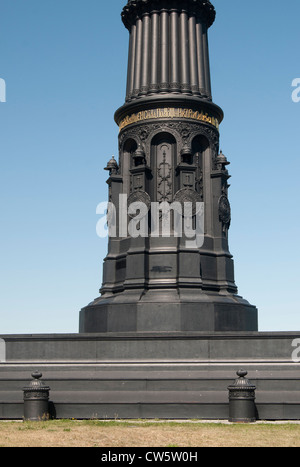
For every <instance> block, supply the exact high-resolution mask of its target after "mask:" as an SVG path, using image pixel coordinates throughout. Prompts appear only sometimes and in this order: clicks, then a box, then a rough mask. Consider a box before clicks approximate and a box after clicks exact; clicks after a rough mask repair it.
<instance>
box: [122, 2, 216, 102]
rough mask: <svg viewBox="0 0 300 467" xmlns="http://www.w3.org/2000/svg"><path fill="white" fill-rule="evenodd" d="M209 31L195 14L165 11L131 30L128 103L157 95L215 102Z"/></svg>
mask: <svg viewBox="0 0 300 467" xmlns="http://www.w3.org/2000/svg"><path fill="white" fill-rule="evenodd" d="M207 32H208V27H207V25H206V24H205V22H204V21H203V19H202V18H201V17H199V16H197V14H196V13H195V12H193V11H192V12H191V11H189V10H188V9H185V8H172V9H170V10H168V9H167V8H162V9H161V10H159V9H157V10H151V11H144V12H143V13H142V14H141V15H137V17H136V19H135V21H134V24H132V25H131V28H130V41H129V55H128V72H127V89H126V101H131V100H134V99H136V98H138V97H142V96H146V95H149V94H151V95H153V94H156V93H161V92H162V93H176V94H178V93H182V94H187V95H193V96H194V97H199V98H209V99H210V98H211V79H210V66H209V50H208V38H207Z"/></svg>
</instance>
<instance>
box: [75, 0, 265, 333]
mask: <svg viewBox="0 0 300 467" xmlns="http://www.w3.org/2000/svg"><path fill="white" fill-rule="evenodd" d="M215 14H216V13H215V9H214V7H213V5H212V4H211V3H210V1H208V0H205V1H202V0H201V1H198V0H196V1H195V0H185V1H179V0H172V1H171V0H161V1H156V0H145V1H142V0H135V1H131V0H130V1H129V2H128V4H127V5H126V6H125V8H124V9H123V12H122V19H123V23H124V25H125V27H126V28H127V29H128V31H129V58H128V73H127V95H126V102H125V104H124V105H123V106H122V107H121V108H120V109H118V110H117V112H116V114H115V120H116V123H117V125H118V126H119V128H120V134H119V150H120V153H119V162H117V161H116V160H114V159H112V160H111V161H109V163H108V166H107V167H106V169H107V170H108V171H109V179H108V181H107V183H108V186H109V201H110V203H111V204H112V205H113V206H114V207H115V209H114V213H113V214H114V216H115V218H116V219H117V220H118V221H119V219H120V213H121V214H124V211H126V208H127V204H126V200H127V201H128V205H130V204H132V203H136V202H142V203H143V205H144V206H146V212H145V213H144V218H146V219H145V221H146V232H145V231H144V230H143V235H139V236H138V237H137V236H135V237H133V236H131V235H130V232H129V230H130V229H128V225H129V224H130V220H131V218H132V217H134V216H130V214H126V213H125V215H124V216H123V217H122V218H121V220H120V221H119V222H118V226H117V227H118V228H117V229H116V230H117V232H116V233H115V235H114V238H110V241H109V248H108V255H107V257H106V258H105V261H104V271H103V285H102V288H101V290H100V292H101V297H100V298H98V299H96V300H95V301H94V302H92V303H91V304H89V305H88V306H87V307H85V308H84V309H83V310H82V311H81V316H80V332H83V333H84V332H129V331H130V332H135V331H147V332H148V331H175V332H177V331H187V332H190V331H191V332H194V331H257V329H258V324H257V310H256V308H255V307H254V306H252V305H250V304H249V303H248V302H247V301H246V300H244V299H243V298H242V297H240V296H238V295H237V287H236V284H235V280H234V268H233V259H232V256H231V254H230V251H229V246H228V230H229V227H230V222H231V208H230V203H229V197H228V189H229V184H228V180H229V178H230V175H229V173H228V170H227V166H228V165H229V162H228V161H227V158H226V157H225V155H223V154H222V152H220V151H219V125H220V123H221V122H222V119H223V112H222V110H221V109H220V108H219V107H218V106H217V105H216V104H214V103H213V101H212V93H211V78H210V65H209V48H208V29H209V27H210V26H211V25H212V24H213V22H214V20H215ZM120 195H123V196H121V197H120ZM124 200H125V204H124ZM174 203H175V204H174ZM185 203H190V205H191V215H190V223H191V228H190V231H191V233H193V232H195V238H194V243H193V242H192V241H191V240H190V239H189V235H187V232H186V230H184V228H183V225H182V224H181V222H182V223H183V220H181V221H180V227H181V229H180V233H182V234H181V235H178V231H177V230H176V229H175V225H174V224H175V214H176V210H177V211H180V213H179V216H183V217H184V213H185V210H184V206H185ZM197 203H198V204H197ZM197 205H198V210H200V209H201V206H202V209H203V212H202V216H203V228H202V227H201V225H200V224H199V229H200V231H201V233H202V234H203V238H201V241H198V242H197V240H200V238H199V233H200V232H199V231H197V226H196V224H197V225H198V222H197V219H196V218H197V208H196V207H197ZM174 206H175V208H174ZM154 207H156V208H157V209H159V208H160V209H161V210H160V211H159V215H158V214H157V211H156V212H155V213H153V210H154ZM168 207H169V209H168ZM173 208H174V209H173ZM148 210H149V213H148V212H147V211H148ZM164 210H167V211H166V212H164ZM170 211H171V212H172V213H173V214H174V211H175V214H174V215H173V217H172V216H171V214H170ZM138 213H139V212H138ZM138 213H137V214H138ZM177 214H178V213H177ZM198 214H199V213H198ZM163 215H165V217H167V216H169V217H168V220H169V221H170V224H171V225H170V227H171V228H170V229H169V234H168V235H163V233H162V224H163V222H164V219H163ZM124 217H125V219H124ZM155 219H157V220H158V221H157V223H156V229H155V230H154V232H153V229H151V225H152V224H153V221H155ZM120 224H123V225H120ZM192 225H194V227H195V228H194V229H193V228H192ZM199 229H198V230H199ZM121 230H122V231H121ZM202 230H203V232H202ZM197 235H198V237H197Z"/></svg>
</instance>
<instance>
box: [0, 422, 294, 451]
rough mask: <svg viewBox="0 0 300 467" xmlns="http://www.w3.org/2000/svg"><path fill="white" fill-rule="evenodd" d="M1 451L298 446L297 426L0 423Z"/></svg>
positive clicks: (149, 423)
mask: <svg viewBox="0 0 300 467" xmlns="http://www.w3.org/2000/svg"><path fill="white" fill-rule="evenodd" d="M0 440H1V441H0V444H1V446H3V447H95V446H96V447H164V448H167V447H178V448H181V447H187V448H189V447H300V441H299V440H300V425H299V424H288V423H287V424H270V423H266V424H249V425H244V424H241V425H240V424H224V423H201V422H195V421H191V422H182V423H179V422H172V421H167V422H163V421H162V422H159V421H137V420H129V421H122V420H116V421H100V420H85V421H76V420H50V421H42V422H23V423H16V422H11V423H7V422H0Z"/></svg>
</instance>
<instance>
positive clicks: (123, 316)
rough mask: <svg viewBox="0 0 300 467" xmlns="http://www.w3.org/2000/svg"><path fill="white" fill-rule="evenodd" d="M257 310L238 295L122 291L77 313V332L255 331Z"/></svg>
mask: <svg viewBox="0 0 300 467" xmlns="http://www.w3.org/2000/svg"><path fill="white" fill-rule="evenodd" d="M257 321H258V318H257V309H256V307H255V306H252V305H250V304H249V303H248V302H247V301H246V300H244V299H243V298H242V297H239V296H238V295H232V294H224V295H220V294H216V293H212V292H207V293H205V292H203V291H201V290H199V291H197V290H195V289H191V290H186V289H185V290H180V289H179V290H178V291H177V290H168V289H166V290H161V291H158V290H155V291H151V290H149V291H148V292H147V293H143V291H141V292H140V293H139V292H137V291H134V292H127V293H126V292H123V293H121V294H116V295H115V296H111V297H108V298H105V297H104V298H102V297H100V298H99V299H97V300H95V301H94V302H93V303H91V304H90V305H89V306H87V307H85V308H84V309H83V310H81V312H80V325H79V329H80V332H81V333H89V332H93V330H95V329H97V331H99V332H113V333H114V332H161V331H165V332H214V331H217V332H227V331H242V332H243V331H257V327H258V324H257Z"/></svg>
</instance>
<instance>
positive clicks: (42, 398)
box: [23, 371, 50, 421]
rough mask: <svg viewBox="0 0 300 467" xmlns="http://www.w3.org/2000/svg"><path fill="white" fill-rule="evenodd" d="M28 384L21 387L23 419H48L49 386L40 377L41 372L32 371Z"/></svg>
mask: <svg viewBox="0 0 300 467" xmlns="http://www.w3.org/2000/svg"><path fill="white" fill-rule="evenodd" d="M31 376H32V378H33V380H32V381H31V383H30V385H29V386H27V387H24V388H23V392H24V420H30V421H42V420H48V419H49V391H50V388H49V386H46V385H45V384H44V383H43V382H42V381H40V378H41V377H42V376H43V375H42V373H40V372H39V371H36V372H34V373H32V375H31Z"/></svg>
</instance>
